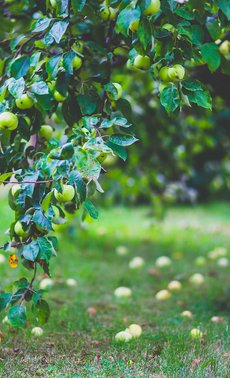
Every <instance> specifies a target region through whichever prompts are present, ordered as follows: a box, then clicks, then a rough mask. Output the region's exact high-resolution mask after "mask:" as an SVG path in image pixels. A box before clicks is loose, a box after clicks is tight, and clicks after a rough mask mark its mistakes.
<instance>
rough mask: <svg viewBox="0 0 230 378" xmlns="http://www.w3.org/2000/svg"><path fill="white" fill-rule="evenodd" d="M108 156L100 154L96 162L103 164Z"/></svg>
mask: <svg viewBox="0 0 230 378" xmlns="http://www.w3.org/2000/svg"><path fill="white" fill-rule="evenodd" d="M107 156H108V154H106V153H105V152H101V153H100V154H99V155H98V156H97V161H99V163H100V164H101V163H103V161H105V159H106V158H107Z"/></svg>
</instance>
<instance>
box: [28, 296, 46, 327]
mask: <svg viewBox="0 0 230 378" xmlns="http://www.w3.org/2000/svg"><path fill="white" fill-rule="evenodd" d="M32 311H33V312H34V314H35V316H36V320H37V324H38V325H43V324H45V323H47V321H48V319H49V317H50V308H49V305H48V303H47V302H46V301H44V299H41V300H38V301H36V303H35V304H33V307H32Z"/></svg>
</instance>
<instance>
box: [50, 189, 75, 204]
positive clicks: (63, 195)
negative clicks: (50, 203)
mask: <svg viewBox="0 0 230 378" xmlns="http://www.w3.org/2000/svg"><path fill="white" fill-rule="evenodd" d="M74 195H75V189H74V187H73V186H72V185H62V192H58V191H57V189H54V196H55V198H56V199H57V200H58V201H59V202H69V201H72V199H73V197H74Z"/></svg>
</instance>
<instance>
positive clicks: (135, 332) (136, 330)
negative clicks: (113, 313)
mask: <svg viewBox="0 0 230 378" xmlns="http://www.w3.org/2000/svg"><path fill="white" fill-rule="evenodd" d="M125 331H126V332H129V333H130V335H132V337H133V338H134V339H138V338H139V337H140V336H141V334H142V328H141V326H140V325H139V324H131V325H130V326H129V327H128V328H126V330H125Z"/></svg>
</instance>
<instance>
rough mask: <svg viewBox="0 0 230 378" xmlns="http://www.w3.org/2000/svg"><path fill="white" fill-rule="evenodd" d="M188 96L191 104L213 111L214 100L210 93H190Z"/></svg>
mask: <svg viewBox="0 0 230 378" xmlns="http://www.w3.org/2000/svg"><path fill="white" fill-rule="evenodd" d="M187 96H188V99H189V101H190V102H194V103H195V104H197V105H198V106H201V107H202V108H206V109H212V98H211V96H210V94H209V93H208V92H205V91H204V90H202V91H196V92H188V93H187Z"/></svg>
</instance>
